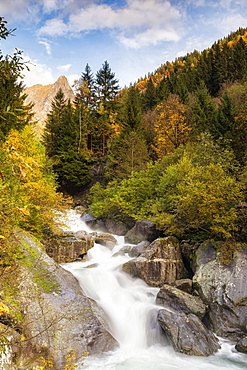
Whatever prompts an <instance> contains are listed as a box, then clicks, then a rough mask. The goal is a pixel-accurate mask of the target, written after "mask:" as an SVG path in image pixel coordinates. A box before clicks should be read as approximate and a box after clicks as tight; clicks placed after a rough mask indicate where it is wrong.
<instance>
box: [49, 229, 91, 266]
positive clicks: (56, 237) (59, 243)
mask: <svg viewBox="0 0 247 370" xmlns="http://www.w3.org/2000/svg"><path fill="white" fill-rule="evenodd" d="M43 244H44V246H45V250H46V253H47V254H48V256H50V257H51V258H53V259H54V260H55V261H56V262H58V263H67V262H73V261H75V260H76V259H78V258H79V257H83V256H85V255H86V254H87V252H88V250H89V249H91V248H92V247H93V246H94V240H93V237H92V235H90V234H89V233H87V232H86V231H83V230H82V231H78V232H76V233H73V232H65V233H63V232H59V233H56V234H52V235H49V236H47V237H46V238H45V239H44V241H43Z"/></svg>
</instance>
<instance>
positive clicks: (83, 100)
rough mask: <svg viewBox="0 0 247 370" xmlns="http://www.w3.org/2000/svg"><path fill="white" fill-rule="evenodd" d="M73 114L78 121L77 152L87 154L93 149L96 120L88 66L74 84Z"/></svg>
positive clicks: (91, 75) (94, 101)
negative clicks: (94, 122)
mask: <svg viewBox="0 0 247 370" xmlns="http://www.w3.org/2000/svg"><path fill="white" fill-rule="evenodd" d="M74 86H75V89H76V98H75V102H74V103H75V108H76V109H75V114H76V117H77V120H78V127H79V141H78V151H79V152H80V151H82V152H85V153H86V152H87V151H88V150H89V151H91V150H92V149H93V143H92V141H93V136H94V124H93V121H94V120H95V119H96V114H95V110H96V104H97V95H96V85H95V80H94V76H93V73H92V70H91V68H90V66H89V65H88V64H87V65H86V67H85V72H83V73H82V75H81V78H80V79H79V80H78V81H76V83H75V85H74Z"/></svg>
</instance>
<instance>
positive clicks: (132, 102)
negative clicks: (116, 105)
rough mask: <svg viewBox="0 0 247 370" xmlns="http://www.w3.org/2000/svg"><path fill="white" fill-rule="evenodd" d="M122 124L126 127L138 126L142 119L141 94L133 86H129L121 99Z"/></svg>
mask: <svg viewBox="0 0 247 370" xmlns="http://www.w3.org/2000/svg"><path fill="white" fill-rule="evenodd" d="M123 111H124V114H123V121H124V122H123V124H124V126H126V128H127V129H128V128H131V129H134V128H137V127H140V124H141V120H142V105H141V95H140V93H139V90H138V89H136V88H135V87H133V86H132V87H130V89H129V91H128V93H127V94H126V96H125V99H123Z"/></svg>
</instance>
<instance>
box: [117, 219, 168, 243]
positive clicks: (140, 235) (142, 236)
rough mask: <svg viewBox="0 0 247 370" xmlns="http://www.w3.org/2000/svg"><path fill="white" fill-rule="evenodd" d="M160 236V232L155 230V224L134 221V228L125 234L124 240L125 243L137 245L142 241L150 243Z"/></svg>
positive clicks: (146, 221) (145, 221)
mask: <svg viewBox="0 0 247 370" xmlns="http://www.w3.org/2000/svg"><path fill="white" fill-rule="evenodd" d="M160 235H161V233H160V231H158V230H156V227H155V224H154V223H153V222H152V221H149V220H139V221H136V224H135V226H134V227H133V228H132V229H130V230H129V231H128V232H127V234H126V235H125V238H124V239H125V242H126V243H131V244H138V243H140V242H142V241H144V240H148V241H149V242H152V241H154V240H155V239H156V238H158V237H159V236H160Z"/></svg>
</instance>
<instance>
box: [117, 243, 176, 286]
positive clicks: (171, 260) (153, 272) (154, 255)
mask: <svg viewBox="0 0 247 370" xmlns="http://www.w3.org/2000/svg"><path fill="white" fill-rule="evenodd" d="M122 269H123V271H124V272H126V273H129V274H130V275H132V276H133V277H138V278H140V279H143V280H144V281H145V282H146V283H147V284H148V285H150V286H154V287H161V286H162V285H163V284H165V283H167V284H172V283H174V282H175V281H176V280H177V279H181V277H182V274H183V261H182V257H181V251H180V246H179V243H178V240H177V239H176V238H174V237H171V236H170V237H166V238H158V239H156V240H154V241H153V242H152V243H151V244H150V245H149V246H148V247H147V249H146V251H145V252H144V253H142V254H141V255H140V256H139V257H137V258H134V259H132V260H131V261H128V262H126V263H125V264H124V265H123V267H122Z"/></svg>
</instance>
